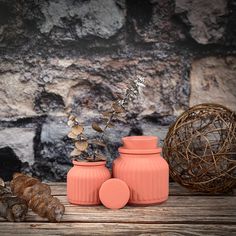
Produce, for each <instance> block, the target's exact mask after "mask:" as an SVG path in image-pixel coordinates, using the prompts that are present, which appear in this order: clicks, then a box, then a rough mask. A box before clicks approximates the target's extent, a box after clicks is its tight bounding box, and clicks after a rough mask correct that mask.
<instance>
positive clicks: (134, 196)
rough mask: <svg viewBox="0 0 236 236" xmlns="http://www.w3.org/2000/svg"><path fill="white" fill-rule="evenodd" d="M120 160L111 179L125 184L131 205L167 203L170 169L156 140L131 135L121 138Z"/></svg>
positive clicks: (115, 165) (116, 161)
mask: <svg viewBox="0 0 236 236" xmlns="http://www.w3.org/2000/svg"><path fill="white" fill-rule="evenodd" d="M122 140H123V143H124V146H123V147H120V148H119V153H120V157H118V158H117V159H116V160H115V161H114V162H113V176H114V177H115V178H119V179H121V180H123V181H125V182H126V183H127V185H128V186H129V188H130V193H131V195H130V199H129V203H130V204H135V205H149V204H157V203H161V202H163V201H166V200H167V198H168V194H169V167H168V164H167V162H166V161H165V160H164V159H163V158H162V157H161V155H160V153H161V148H159V147H157V137H154V136H130V137H125V138H123V139H122Z"/></svg>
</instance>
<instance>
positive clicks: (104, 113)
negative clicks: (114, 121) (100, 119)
mask: <svg viewBox="0 0 236 236" xmlns="http://www.w3.org/2000/svg"><path fill="white" fill-rule="evenodd" d="M102 115H103V116H104V117H110V116H111V115H112V112H110V111H105V112H102Z"/></svg>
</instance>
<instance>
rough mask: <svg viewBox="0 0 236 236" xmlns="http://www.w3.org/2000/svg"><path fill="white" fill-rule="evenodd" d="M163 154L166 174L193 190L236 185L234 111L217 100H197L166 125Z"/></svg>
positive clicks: (220, 189)
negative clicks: (198, 101) (174, 120)
mask: <svg viewBox="0 0 236 236" xmlns="http://www.w3.org/2000/svg"><path fill="white" fill-rule="evenodd" d="M163 156H164V158H165V159H166V160H167V162H168V163H169V167H170V175H171V177H172V178H173V179H174V180H175V181H176V182H178V183H179V184H181V185H183V186H184V187H187V188H189V189H191V190H194V191H201V192H207V193H223V192H226V191H229V190H230V189H232V188H233V187H234V186H236V114H235V113H234V112H232V111H230V110H229V109H228V108H226V107H224V106H222V105H217V104H200V105H197V106H194V107H192V108H190V109H189V110H187V111H186V112H184V113H183V114H182V115H181V116H180V117H179V118H178V119H177V120H176V122H175V123H174V124H173V125H172V126H171V127H170V129H169V132H168V134H167V136H166V138H165V141H164V147H163Z"/></svg>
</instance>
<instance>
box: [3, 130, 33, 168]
mask: <svg viewBox="0 0 236 236" xmlns="http://www.w3.org/2000/svg"><path fill="white" fill-rule="evenodd" d="M34 136H35V130H34V129H32V128H5V129H0V148H5V147H9V148H11V149H12V150H13V151H14V153H15V154H16V156H17V157H18V158H19V160H20V161H21V162H27V163H28V164H29V165H32V164H33V163H34V148H33V145H34V143H33V139H34ZM0 161H1V160H0Z"/></svg>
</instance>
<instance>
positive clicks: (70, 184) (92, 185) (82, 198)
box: [67, 161, 111, 205]
mask: <svg viewBox="0 0 236 236" xmlns="http://www.w3.org/2000/svg"><path fill="white" fill-rule="evenodd" d="M73 164H74V166H73V167H72V168H71V169H70V170H69V172H68V174H67V198H68V201H69V202H70V203H72V204H78V205H98V204H100V200H99V189H100V187H101V185H102V184H103V183H104V182H105V181H106V180H108V179H109V178H111V174H110V171H109V170H108V169H107V168H106V166H105V164H106V162H105V161H100V162H79V161H73Z"/></svg>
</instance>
